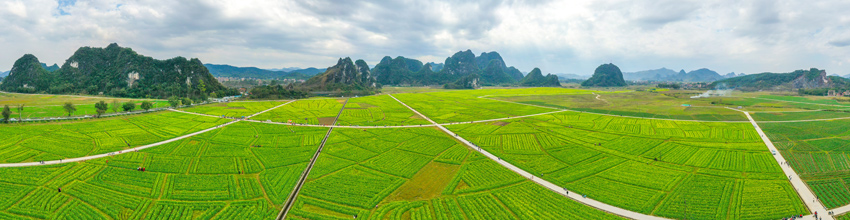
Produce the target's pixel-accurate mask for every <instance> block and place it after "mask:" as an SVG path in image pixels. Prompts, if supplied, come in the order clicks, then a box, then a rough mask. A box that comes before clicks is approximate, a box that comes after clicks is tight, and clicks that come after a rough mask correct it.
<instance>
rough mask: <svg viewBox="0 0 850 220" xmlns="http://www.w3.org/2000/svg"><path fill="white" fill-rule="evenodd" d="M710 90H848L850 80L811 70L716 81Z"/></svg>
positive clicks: (753, 75)
mask: <svg viewBox="0 0 850 220" xmlns="http://www.w3.org/2000/svg"><path fill="white" fill-rule="evenodd" d="M709 87H710V88H718V87H729V88H735V89H739V90H744V91H757V90H789V89H825V88H847V87H850V80H848V79H846V78H842V77H839V76H829V75H827V74H826V71H825V70H819V69H816V68H811V69H809V70H797V71H794V72H790V73H759V74H750V75H745V76H738V77H734V78H728V79H723V80H718V81H715V82H713V83H711V84H709Z"/></svg>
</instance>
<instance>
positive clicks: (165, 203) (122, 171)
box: [0, 122, 327, 219]
mask: <svg viewBox="0 0 850 220" xmlns="http://www.w3.org/2000/svg"><path fill="white" fill-rule="evenodd" d="M279 128H280V127H279V126H275V125H267V124H260V123H248V122H240V123H236V124H233V125H230V126H228V127H224V128H223V129H222V130H220V131H218V132H208V133H205V134H202V135H199V136H196V137H193V138H190V139H185V140H182V141H178V142H174V143H169V144H167V145H163V146H159V147H157V148H152V149H147V150H143V151H141V152H131V153H126V154H120V155H117V156H112V157H109V158H102V159H96V160H91V161H87V162H78V163H70V164H63V165H50V166H41V167H26V168H3V169H0V186H2V189H3V190H0V198H3V200H2V202H0V218H4V219H9V218H15V219H17V218H36V219H64V218H71V219H80V218H81V219H189V218H192V219H211V218H214V219H271V218H274V217H275V216H276V215H277V213H278V211H279V210H280V208H281V206H280V205H281V204H282V203H283V201H284V200H285V199H286V197H287V196H288V194H289V193H290V192H291V191H292V188H293V186H294V185H295V180H296V179H297V178H298V177H299V175H300V174H301V172H302V171H303V170H304V168H305V167H306V164H307V161H308V160H309V159H310V155H312V153H313V152H314V151H315V150H316V148H317V146H318V142H315V141H313V140H314V139H313V138H312V137H313V136H316V135H319V136H322V135H324V133H325V132H326V131H327V129H324V128H303V127H299V128H295V127H289V129H279ZM234 141H238V142H239V143H235V142H234ZM259 145H262V147H251V146H259ZM281 155H287V157H283V156H281ZM137 168H145V171H144V172H143V171H138V170H136V169H137ZM60 189H61V192H59V190H60Z"/></svg>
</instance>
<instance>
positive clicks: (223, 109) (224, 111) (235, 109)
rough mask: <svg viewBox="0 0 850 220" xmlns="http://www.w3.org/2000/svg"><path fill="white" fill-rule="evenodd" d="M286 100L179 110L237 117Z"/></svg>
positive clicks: (226, 103)
mask: <svg viewBox="0 0 850 220" xmlns="http://www.w3.org/2000/svg"><path fill="white" fill-rule="evenodd" d="M286 102H288V101H285V100H279V101H250V102H222V103H212V104H206V105H199V106H194V107H190V108H183V109H180V110H183V111H187V112H194V113H200V114H207V115H215V116H225V117H237V118H238V117H243V116H244V117H248V116H250V115H253V114H254V113H257V112H261V111H263V110H266V109H270V108H273V107H275V106H278V105H281V104H284V103H286Z"/></svg>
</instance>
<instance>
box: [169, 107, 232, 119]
mask: <svg viewBox="0 0 850 220" xmlns="http://www.w3.org/2000/svg"><path fill="white" fill-rule="evenodd" d="M168 110H169V111H172V112H179V113H184V114H191V115H198V116H206V117H213V118H221V117H220V116H215V115H208V114H201V113H197V112H187V111H183V110H177V109H168Z"/></svg>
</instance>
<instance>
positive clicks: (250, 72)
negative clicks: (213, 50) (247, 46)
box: [204, 64, 325, 79]
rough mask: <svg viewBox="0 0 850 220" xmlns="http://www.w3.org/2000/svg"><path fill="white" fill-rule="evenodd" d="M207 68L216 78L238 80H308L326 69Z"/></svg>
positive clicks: (222, 66) (220, 66) (227, 66)
mask: <svg viewBox="0 0 850 220" xmlns="http://www.w3.org/2000/svg"><path fill="white" fill-rule="evenodd" d="M204 66H205V67H207V69H208V70H209V71H210V74H212V75H213V76H215V77H238V78H242V77H244V78H256V79H308V78H310V76H314V75H316V74H318V73H321V72H324V71H325V69H316V68H312V67H311V68H307V69H299V68H291V69H292V70H291V71H278V70H267V69H260V68H257V67H236V66H231V65H226V64H204Z"/></svg>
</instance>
